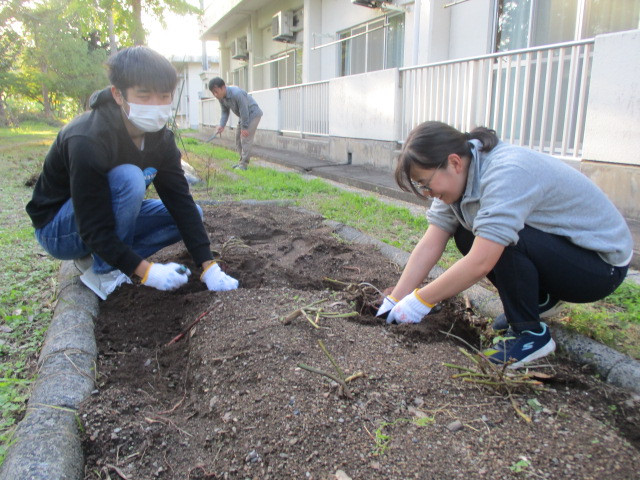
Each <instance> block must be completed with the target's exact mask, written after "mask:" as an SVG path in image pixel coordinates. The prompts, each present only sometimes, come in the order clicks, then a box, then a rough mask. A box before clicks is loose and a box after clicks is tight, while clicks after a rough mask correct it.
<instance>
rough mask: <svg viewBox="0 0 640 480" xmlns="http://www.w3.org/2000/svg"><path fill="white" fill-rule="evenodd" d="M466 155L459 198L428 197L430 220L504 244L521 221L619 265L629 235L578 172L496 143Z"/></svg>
mask: <svg viewBox="0 0 640 480" xmlns="http://www.w3.org/2000/svg"><path fill="white" fill-rule="evenodd" d="M470 144H471V146H472V149H471V151H472V154H473V158H472V159H471V164H470V166H469V176H468V178H467V185H466V189H465V192H464V194H463V196H462V199H461V200H460V201H459V202H458V203H456V204H453V205H447V204H445V203H443V202H442V201H440V200H438V199H434V201H433V203H432V205H431V208H430V209H429V211H428V212H427V218H428V220H429V222H430V223H433V224H434V225H437V226H438V227H440V228H442V229H444V230H445V231H447V232H449V233H451V234H453V233H454V232H455V231H456V228H457V227H458V225H462V226H463V227H464V228H466V229H467V230H471V231H472V232H473V234H474V235H475V236H480V237H482V238H486V239H488V240H492V241H494V242H496V243H499V244H501V245H504V246H509V245H513V244H515V243H517V241H518V232H519V231H520V230H522V228H524V225H525V224H526V225H529V226H530V227H533V228H537V229H538V230H542V231H543V232H547V233H551V234H554V235H560V236H563V237H566V238H567V239H568V240H570V241H571V242H572V243H574V244H575V245H578V246H580V247H582V248H585V249H587V250H591V251H595V252H597V253H598V255H600V257H601V258H602V259H603V260H604V261H606V262H607V263H609V264H610V265H614V266H625V265H628V264H629V262H630V261H631V257H632V255H633V240H632V238H631V232H630V231H629V227H628V226H627V224H626V222H625V220H624V218H623V217H622V215H621V214H620V212H618V210H617V209H616V207H615V206H614V205H613V203H611V201H610V200H609V199H608V198H607V196H606V195H605V194H604V193H603V192H602V190H600V189H599V188H598V187H597V186H596V185H595V184H594V183H593V182H591V180H589V179H588V178H587V177H586V176H585V175H583V174H582V173H580V172H578V171H577V170H575V169H573V168H572V167H570V166H569V165H567V164H565V163H564V162H563V161H562V160H559V159H557V158H554V157H552V156H550V155H545V154H542V153H538V152H534V151H533V150H529V149H527V148H522V147H517V146H514V145H510V144H507V143H504V142H500V143H498V145H497V146H496V147H495V148H494V149H493V150H491V151H490V152H487V153H484V152H480V151H479V150H478V149H479V148H480V147H481V144H480V142H478V141H477V140H472V141H471V142H470Z"/></svg>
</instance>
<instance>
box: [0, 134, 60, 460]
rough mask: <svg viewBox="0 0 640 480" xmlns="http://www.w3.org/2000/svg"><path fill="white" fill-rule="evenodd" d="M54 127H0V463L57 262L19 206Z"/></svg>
mask: <svg viewBox="0 0 640 480" xmlns="http://www.w3.org/2000/svg"><path fill="white" fill-rule="evenodd" d="M55 134H56V129H55V128H53V127H50V126H48V125H45V124H37V123H30V124H23V125H21V126H20V128H15V129H8V128H0V176H1V177H2V189H0V196H1V198H0V202H1V203H2V205H3V208H2V209H1V210H0V315H1V318H2V322H1V324H0V412H1V413H0V462H1V461H2V460H3V459H4V455H5V453H6V448H7V446H8V445H9V444H10V442H11V437H12V433H13V427H14V425H15V424H16V422H17V421H18V420H19V419H20V418H21V417H22V415H23V414H24V408H25V405H26V401H27V399H28V395H29V387H30V385H31V383H32V381H33V378H34V375H35V368H34V367H35V361H36V360H37V354H38V351H39V350H40V347H41V345H42V341H43V339H44V334H45V332H46V330H47V327H48V326H49V322H50V320H51V315H52V311H51V307H52V300H53V294H54V289H55V279H56V274H57V270H58V268H59V265H60V263H59V262H58V261H56V260H54V259H52V258H51V257H49V256H47V255H46V254H44V252H43V251H42V249H41V248H40V246H39V245H38V244H37V242H36V241H35V238H34V236H33V228H32V227H31V221H30V220H29V217H28V216H27V214H26V212H25V210H24V207H25V205H26V203H27V202H28V201H29V200H30V198H31V188H28V187H25V185H24V184H25V182H26V181H27V180H28V179H29V178H30V177H31V176H33V175H34V174H36V173H37V172H39V171H40V168H41V166H42V161H43V159H44V156H45V154H46V152H47V150H48V149H49V146H50V144H51V142H52V140H53V139H54V137H55Z"/></svg>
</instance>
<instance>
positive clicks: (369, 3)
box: [351, 0, 382, 8]
mask: <svg viewBox="0 0 640 480" xmlns="http://www.w3.org/2000/svg"><path fill="white" fill-rule="evenodd" d="M351 3H353V4H354V5H360V6H362V7H369V8H378V7H380V4H381V3H382V2H381V1H378V0H351Z"/></svg>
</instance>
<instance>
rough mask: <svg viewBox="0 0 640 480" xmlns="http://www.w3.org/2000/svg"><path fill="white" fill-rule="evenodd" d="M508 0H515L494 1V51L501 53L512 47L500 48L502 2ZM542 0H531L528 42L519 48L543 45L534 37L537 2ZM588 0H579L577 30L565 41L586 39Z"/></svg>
mask: <svg viewBox="0 0 640 480" xmlns="http://www.w3.org/2000/svg"><path fill="white" fill-rule="evenodd" d="M507 1H513V0H495V2H494V9H495V10H494V24H495V25H494V32H493V51H494V52H495V53H499V52H508V51H509V50H512V49H508V50H498V30H499V27H500V18H499V12H500V2H502V3H504V2H507ZM539 1H540V0H531V4H530V5H529V25H528V31H527V44H526V45H524V46H522V47H517V48H532V47H538V46H543V45H533V43H532V42H533V38H534V32H535V28H536V21H537V19H536V12H537V8H536V6H537V4H538V2H539ZM587 1H588V0H577V5H576V24H575V31H574V35H573V38H572V39H566V40H565V41H579V40H586V39H584V38H582V37H583V35H584V30H585V28H586V21H587Z"/></svg>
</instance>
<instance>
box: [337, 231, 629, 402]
mask: <svg viewBox="0 0 640 480" xmlns="http://www.w3.org/2000/svg"><path fill="white" fill-rule="evenodd" d="M325 223H326V224H327V225H328V226H330V227H331V228H333V230H334V232H335V233H337V234H338V235H340V236H341V237H342V238H344V239H345V240H348V241H351V242H355V243H361V244H365V245H374V246H377V247H378V248H379V249H380V252H381V253H382V254H383V255H384V256H385V257H387V258H388V259H389V260H391V261H392V262H394V263H396V264H397V265H399V266H400V267H401V268H404V267H405V265H406V264H407V261H408V260H409V255H410V254H409V253H407V252H405V251H404V250H400V249H399V248H396V247H392V246H391V245H387V244H386V243H383V242H381V241H380V240H378V239H375V238H372V237H369V236H368V235H366V234H363V233H362V232H360V231H358V230H356V229H355V228H352V227H348V226H346V225H344V224H342V223H339V222H335V221H331V220H326V221H325ZM442 272H443V269H442V268H440V267H438V266H435V267H434V268H433V269H432V270H431V272H430V273H429V278H431V279H433V278H436V277H438V276H439V275H441V274H442ZM465 293H466V294H467V295H468V297H469V299H470V300H471V302H472V303H473V305H474V307H475V308H476V309H477V310H478V312H479V313H480V314H481V315H484V316H487V317H494V318H495V317H496V316H497V315H499V314H501V313H502V312H503V309H502V302H501V301H500V298H499V297H498V295H496V294H495V293H493V292H491V291H489V290H487V289H486V288H484V287H482V286H480V285H474V286H473V287H471V288H469V289H468V290H465ZM553 336H554V338H555V340H556V343H557V344H558V346H559V347H560V348H561V349H562V350H563V351H564V352H565V353H566V354H567V355H568V357H569V358H571V359H572V360H574V361H575V362H578V363H580V364H584V365H587V364H588V365H592V366H593V367H594V368H595V369H596V371H597V372H598V373H599V374H600V375H601V376H602V378H603V379H604V380H605V381H606V382H608V383H611V384H612V385H616V386H618V387H622V388H626V389H628V390H631V391H634V392H636V393H640V362H639V361H637V360H635V359H633V358H631V357H630V356H628V355H625V354H623V353H620V352H618V351H616V350H614V349H613V348H610V347H607V346H606V345H603V344H601V343H598V342H596V341H595V340H592V339H590V338H588V337H586V336H584V335H581V334H579V333H575V332H570V331H568V330H567V329H565V328H562V327H560V326H554V328H553Z"/></svg>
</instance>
